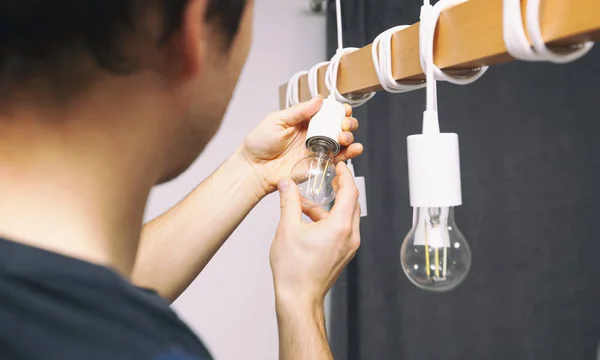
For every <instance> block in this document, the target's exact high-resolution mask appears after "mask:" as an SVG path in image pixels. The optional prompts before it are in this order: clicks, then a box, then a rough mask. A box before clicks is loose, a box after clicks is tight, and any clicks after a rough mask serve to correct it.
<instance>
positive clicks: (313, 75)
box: [308, 61, 329, 97]
mask: <svg viewBox="0 0 600 360" xmlns="http://www.w3.org/2000/svg"><path fill="white" fill-rule="evenodd" d="M325 65H329V61H323V62H320V63H318V64H317V65H315V66H313V67H311V68H310V70H309V71H308V90H309V91H310V96H311V97H315V96H318V95H319V69H320V68H321V67H322V66H325Z"/></svg>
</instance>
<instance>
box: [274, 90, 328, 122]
mask: <svg viewBox="0 0 600 360" xmlns="http://www.w3.org/2000/svg"><path fill="white" fill-rule="evenodd" d="M322 105H323V97H321V95H319V96H316V97H314V98H312V99H311V100H309V101H305V102H303V103H300V104H298V105H294V106H292V107H290V108H287V109H285V110H282V111H281V112H280V113H279V118H280V119H281V120H282V121H283V122H284V123H285V124H286V125H288V126H295V125H298V124H300V123H301V122H304V121H307V120H310V119H311V118H312V117H313V116H314V115H315V114H316V113H317V111H319V110H320V109H321V106H322Z"/></svg>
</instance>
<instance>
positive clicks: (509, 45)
mask: <svg viewBox="0 0 600 360" xmlns="http://www.w3.org/2000/svg"><path fill="white" fill-rule="evenodd" d="M526 12H527V13H526V14H525V16H526V17H525V19H526V21H525V24H526V26H527V32H528V34H529V37H530V38H531V43H532V45H533V46H531V45H530V44H529V41H528V40H527V34H526V33H525V29H524V27H523V20H522V16H523V14H522V13H521V0H503V4H502V16H503V20H502V34H503V37H504V45H505V46H506V50H507V51H508V53H509V54H510V55H511V56H512V57H513V58H515V59H517V60H524V61H549V62H553V63H555V64H565V63H569V62H572V61H575V60H577V59H579V58H581V57H583V56H584V55H585V54H587V53H588V52H589V51H590V50H591V49H592V47H593V46H594V43H593V42H590V41H588V42H585V43H583V44H577V45H574V46H573V47H572V48H570V49H568V51H566V52H561V53H558V52H555V51H552V50H550V49H548V47H547V46H546V42H545V41H544V39H543V37H542V30H541V27H540V0H528V1H527V8H526Z"/></svg>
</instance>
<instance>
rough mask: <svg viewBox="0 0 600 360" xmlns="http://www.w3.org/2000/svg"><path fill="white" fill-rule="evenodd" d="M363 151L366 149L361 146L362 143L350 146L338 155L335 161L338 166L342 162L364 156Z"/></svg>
mask: <svg viewBox="0 0 600 360" xmlns="http://www.w3.org/2000/svg"><path fill="white" fill-rule="evenodd" d="M363 151H364V147H363V145H362V144H360V143H354V144H351V145H350V146H348V147H346V148H343V149H342V151H340V153H339V154H337V155H336V157H335V159H334V163H336V164H337V163H338V162H340V161H346V160H349V159H354V158H357V157H359V156H360V155H362V153H363Z"/></svg>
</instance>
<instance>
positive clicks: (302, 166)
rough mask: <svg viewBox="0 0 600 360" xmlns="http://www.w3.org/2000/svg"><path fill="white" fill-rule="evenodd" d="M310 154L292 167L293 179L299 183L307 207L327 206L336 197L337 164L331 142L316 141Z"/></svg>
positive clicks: (303, 201) (311, 147) (303, 202)
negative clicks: (334, 181)
mask: <svg viewBox="0 0 600 360" xmlns="http://www.w3.org/2000/svg"><path fill="white" fill-rule="evenodd" d="M308 150H309V155H308V156H307V157H305V158H304V159H302V160H300V161H299V162H298V163H297V164H296V165H295V166H294V168H293V169H292V173H291V176H290V177H291V179H292V180H293V181H294V182H295V183H296V184H297V185H298V189H299V190H300V195H301V196H302V204H303V205H304V206H305V207H309V208H310V207H315V206H325V205H327V204H329V203H330V202H332V201H333V199H335V191H334V190H333V184H332V183H333V179H334V178H335V165H334V163H333V149H332V146H331V142H328V141H315V142H314V143H313V144H311V146H310V147H309V149H308Z"/></svg>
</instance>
